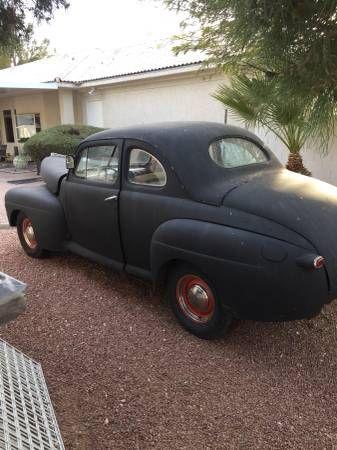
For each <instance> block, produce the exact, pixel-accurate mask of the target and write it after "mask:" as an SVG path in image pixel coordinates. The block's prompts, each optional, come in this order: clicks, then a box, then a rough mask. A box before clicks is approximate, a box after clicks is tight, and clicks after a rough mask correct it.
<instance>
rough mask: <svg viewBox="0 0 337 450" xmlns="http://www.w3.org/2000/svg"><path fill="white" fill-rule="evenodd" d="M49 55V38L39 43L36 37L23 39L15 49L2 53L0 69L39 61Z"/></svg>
mask: <svg viewBox="0 0 337 450" xmlns="http://www.w3.org/2000/svg"><path fill="white" fill-rule="evenodd" d="M47 56H49V40H48V39H43V41H42V42H41V43H38V42H37V41H36V39H33V38H29V40H28V41H21V42H20V43H19V44H18V45H17V46H16V48H15V49H12V50H8V51H7V52H6V53H5V54H2V55H0V69H5V68H7V67H10V66H13V65H14V66H18V65H20V64H25V63H29V62H33V61H37V60H39V59H42V58H46V57H47Z"/></svg>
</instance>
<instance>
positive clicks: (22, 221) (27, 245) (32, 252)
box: [16, 212, 46, 258]
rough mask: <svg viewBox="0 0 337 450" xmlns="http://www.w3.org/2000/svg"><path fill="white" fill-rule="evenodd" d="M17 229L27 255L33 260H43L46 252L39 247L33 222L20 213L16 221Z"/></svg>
mask: <svg viewBox="0 0 337 450" xmlns="http://www.w3.org/2000/svg"><path fill="white" fill-rule="evenodd" d="M16 228H17V232H18V236H19V239H20V242H21V246H22V248H23V250H24V251H25V253H26V254H27V255H28V256H30V257H32V258H43V257H44V256H45V255H46V252H45V250H44V249H42V248H41V247H40V245H39V242H38V240H37V238H36V234H35V231H34V225H33V222H32V220H31V219H30V218H29V217H28V216H26V215H25V214H24V213H22V212H20V213H19V215H18V218H17V221H16Z"/></svg>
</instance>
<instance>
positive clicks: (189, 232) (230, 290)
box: [151, 219, 328, 320]
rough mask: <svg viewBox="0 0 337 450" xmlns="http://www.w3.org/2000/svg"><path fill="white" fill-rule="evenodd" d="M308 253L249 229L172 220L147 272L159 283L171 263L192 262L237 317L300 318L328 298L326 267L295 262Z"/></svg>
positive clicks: (155, 242)
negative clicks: (305, 267) (321, 267)
mask: <svg viewBox="0 0 337 450" xmlns="http://www.w3.org/2000/svg"><path fill="white" fill-rule="evenodd" d="M312 252H313V253H314V252H315V250H314V249H312ZM307 253H308V249H304V248H302V247H298V246H295V245H292V244H289V243H287V242H284V241H281V240H277V239H275V238H270V237H268V236H264V235H261V234H257V233H253V232H250V231H245V230H241V229H237V228H231V227H228V226H224V225H218V224H214V223H208V222H202V221H198V220H190V219H175V220H171V221H168V222H165V223H163V224H162V225H161V226H160V227H159V228H158V229H157V230H156V232H155V233H154V236H153V239H152V244H151V270H152V273H153V277H154V280H156V281H157V280H158V279H160V277H161V275H162V273H163V272H165V271H166V270H167V268H170V267H171V264H172V261H182V262H185V263H188V264H190V265H192V266H193V267H194V268H195V269H196V270H199V271H200V272H201V273H202V274H204V275H205V276H206V277H207V278H208V279H209V280H210V282H211V283H212V285H213V287H214V289H215V290H216V292H217V294H218V296H219V297H220V298H221V299H222V301H223V304H224V305H225V306H227V307H229V308H230V309H231V310H232V311H233V313H234V315H235V316H236V317H237V318H241V319H255V318H257V319H258V320H283V319H284V318H287V319H292V318H303V317H309V316H312V315H314V314H317V312H318V311H319V310H320V308H321V307H322V304H323V303H324V302H325V301H326V299H327V296H328V284H327V279H326V275H325V272H324V270H313V271H312V270H307V269H304V268H303V267H300V266H299V265H298V264H297V262H296V261H297V258H298V257H300V256H301V255H303V254H307Z"/></svg>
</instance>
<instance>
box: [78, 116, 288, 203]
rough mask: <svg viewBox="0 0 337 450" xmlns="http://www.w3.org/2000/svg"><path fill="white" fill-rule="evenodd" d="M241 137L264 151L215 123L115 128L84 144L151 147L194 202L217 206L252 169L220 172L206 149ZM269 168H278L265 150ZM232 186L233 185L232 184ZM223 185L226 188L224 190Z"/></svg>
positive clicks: (229, 127) (242, 130) (238, 132)
mask: <svg viewBox="0 0 337 450" xmlns="http://www.w3.org/2000/svg"><path fill="white" fill-rule="evenodd" d="M230 136H232V137H234V136H235V137H241V138H245V139H249V140H252V141H254V142H255V143H256V144H257V145H259V146H261V147H264V145H263V142H262V141H261V140H260V139H259V138H258V137H257V136H256V135H255V134H253V133H251V132H250V131H248V130H247V129H245V128H240V127H236V126H232V125H224V124H221V123H215V122H163V123H155V124H149V125H138V126H133V127H125V128H116V129H110V130H105V131H101V132H99V133H96V134H93V135H91V136H89V137H88V138H87V139H86V140H85V142H91V141H97V140H106V139H134V140H138V141H142V142H145V143H148V144H150V145H151V147H152V149H153V150H154V151H153V153H154V156H156V157H158V159H159V160H161V161H166V162H167V163H168V165H169V167H170V169H171V170H173V171H175V172H176V174H177V177H178V179H179V181H180V183H181V184H182V185H183V186H184V188H185V189H186V190H187V191H188V192H189V194H190V196H191V197H192V198H194V199H195V200H198V201H202V202H206V203H212V204H220V203H221V201H222V199H223V196H224V193H225V192H224V190H226V189H229V190H230V189H232V185H233V180H237V179H238V178H242V176H243V175H246V174H247V169H248V172H252V171H254V172H256V168H252V167H248V166H247V167H246V168H236V169H224V168H222V167H220V166H218V165H217V164H216V163H215V162H214V161H212V160H211V158H210V156H209V152H208V149H209V145H210V143H211V142H214V141H215V140H217V139H219V138H221V137H230ZM264 148H265V147H264ZM265 151H266V152H267V153H268V156H269V159H270V161H269V166H275V165H276V166H279V165H280V164H279V162H278V161H277V159H276V158H275V157H274V155H273V154H272V153H271V152H270V151H269V150H268V149H266V148H265ZM234 183H236V181H234ZM224 184H226V186H227V187H226V186H224Z"/></svg>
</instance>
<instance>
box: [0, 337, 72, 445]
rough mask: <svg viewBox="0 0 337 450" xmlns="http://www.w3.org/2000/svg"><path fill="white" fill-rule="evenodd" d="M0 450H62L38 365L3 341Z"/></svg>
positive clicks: (60, 439) (0, 377) (61, 443)
mask: <svg viewBox="0 0 337 450" xmlns="http://www.w3.org/2000/svg"><path fill="white" fill-rule="evenodd" d="M0 449H1V450H64V445H63V442H62V438H61V434H60V430H59V427H58V425H57V421H56V417H55V414H54V410H53V406H52V404H51V401H50V397H49V394H48V390H47V386H46V382H45V379H44V376H43V372H42V368H41V365H40V364H39V363H37V362H36V361H34V360H33V359H31V358H28V356H26V355H24V354H23V353H22V352H20V351H19V350H17V349H15V348H14V347H12V346H11V345H9V344H8V343H7V342H5V341H4V340H2V339H0Z"/></svg>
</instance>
